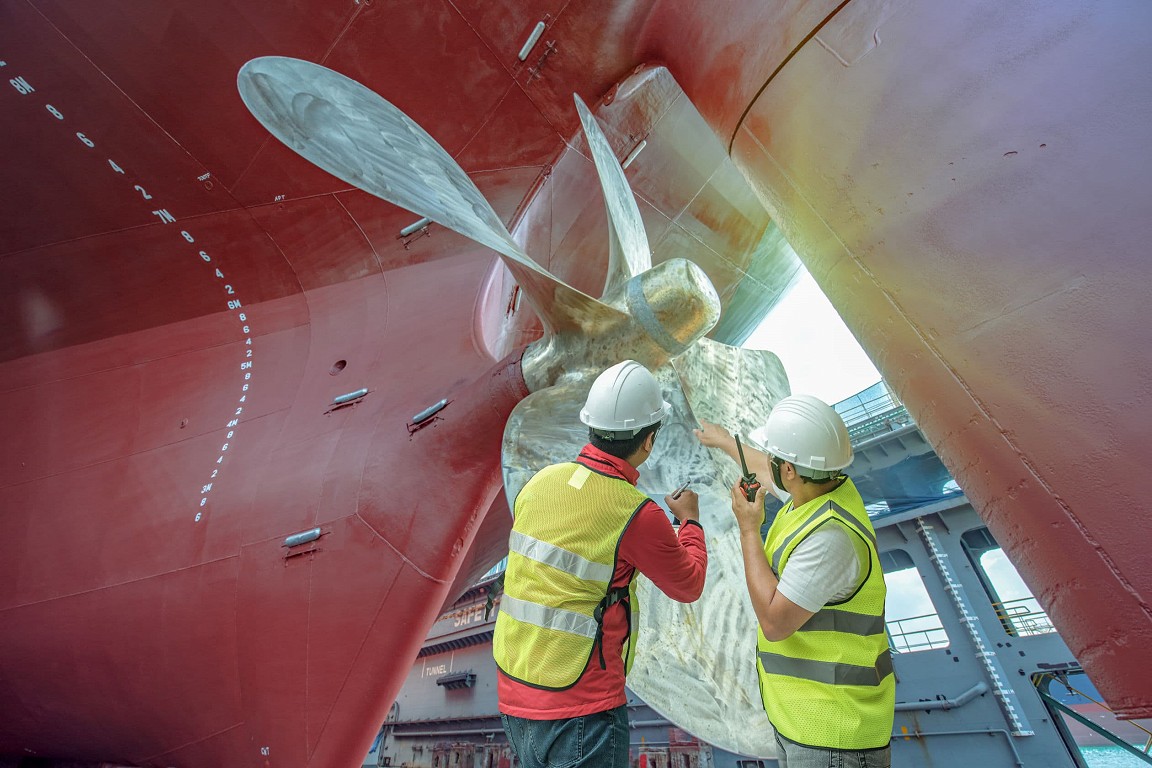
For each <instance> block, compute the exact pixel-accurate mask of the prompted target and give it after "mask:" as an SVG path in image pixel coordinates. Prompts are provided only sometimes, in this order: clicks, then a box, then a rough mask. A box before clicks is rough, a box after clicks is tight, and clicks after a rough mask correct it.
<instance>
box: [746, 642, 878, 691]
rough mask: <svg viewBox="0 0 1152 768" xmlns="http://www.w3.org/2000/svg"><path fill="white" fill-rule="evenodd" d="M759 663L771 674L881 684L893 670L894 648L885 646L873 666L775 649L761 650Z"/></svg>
mask: <svg viewBox="0 0 1152 768" xmlns="http://www.w3.org/2000/svg"><path fill="white" fill-rule="evenodd" d="M757 655H758V656H759V657H760V664H761V665H762V666H763V667H764V671H765V672H767V673H768V674H770V675H788V676H789V677H799V678H802V679H804V680H814V681H816V682H817V683H824V684H826V685H880V683H882V682H884V678H886V677H887V676H888V675H890V674H892V651H890V650H886V651H884V652H883V653H882V654H880V656H879V657H878V658H877V659H876V664H875V665H874V666H871V667H858V666H856V665H855V664H840V663H837V662H833V661H813V660H811V659H794V658H792V657H791V656H781V655H779V654H776V653H768V652H767V651H760V653H759V654H757Z"/></svg>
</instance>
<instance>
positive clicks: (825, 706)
mask: <svg viewBox="0 0 1152 768" xmlns="http://www.w3.org/2000/svg"><path fill="white" fill-rule="evenodd" d="M824 525H839V526H841V527H842V528H843V529H844V530H845V531H847V532H848V533H849V534H850V535H849V538H850V539H851V540H852V543H853V545H854V546H855V548H856V553H857V557H858V558H859V561H860V563H861V573H862V574H863V579H862V581H861V583H860V585H859V587H858V588H857V590H856V592H855V593H853V594H852V595H851V596H850V597H849V598H847V599H846V600H842V601H840V602H838V603H835V604H833V603H829V604H828V605H826V606H824V608H822V609H821V610H820V611H818V612H817V613H816V614H815V615H814V616H812V618H811V619H809V620H808V621H807V622H806V623H805V624H804V626H802V627H800V629H798V630H796V631H795V632H794V633H792V635H791V636H790V637H788V638H785V639H784V640H780V641H778V642H771V641H769V640H768V639H767V638H765V637H764V633H763V631H758V632H757V635H758V637H757V644H756V649H757V654H756V655H757V660H756V668H757V671H758V672H759V676H760V695H761V696H762V697H763V699H764V710H765V711H766V712H767V713H768V719H769V720H770V721H772V725H773V727H775V728H776V730H777V731H779V732H780V734H781V735H782V736H784V737H786V738H788V739H790V740H791V741H794V742H797V743H798V744H804V745H807V746H811V747H819V748H824V749H849V750H850V749H873V748H879V747H884V746H886V745H887V744H888V742H889V740H890V739H891V738H892V721H893V718H894V711H895V706H896V682H895V675H893V674H892V654H891V651H890V650H889V647H888V634H887V631H886V629H885V625H884V598H885V594H886V589H885V586H884V574H883V573H882V572H881V570H880V558H879V555H878V554H877V551H876V532H875V531H874V530H873V528H872V523H871V522H870V521H869V520H868V514H867V512H865V511H864V502H863V501H862V500H861V498H860V494H859V492H858V491H857V490H856V486H855V485H853V483H852V481H851V480H847V479H846V480H845V481H844V482H843V484H841V486H840V487H839V488H837V489H836V490H834V491H832V492H831V493H826V494H824V495H823V496H821V497H819V498H817V499H813V500H812V501H810V502H808V503H807V504H805V505H803V506H801V507H800V508H799V509H792V508H791V504H788V505H787V506H785V507H784V508H783V509H782V510H780V513H779V514H778V515H777V516H776V519H775V520H774V521H773V523H772V527H771V528H770V529H769V531H768V537H767V539H766V540H765V543H764V554H765V556H767V557H768V561H769V563H770V564H771V565H772V570H773V571H774V572H775V573H776V574H777V576H779V575H780V574H781V573H783V572H784V569H785V568H786V567H787V565H788V558H789V556H790V555H791V554H792V552H793V551H794V550H795V549H796V547H797V545H799V544H800V542H802V541H803V540H804V539H805V538H806V537H807V536H808V535H809V534H811V533H812V532H813V531H815V530H816V529H817V528H820V527H821V526H824Z"/></svg>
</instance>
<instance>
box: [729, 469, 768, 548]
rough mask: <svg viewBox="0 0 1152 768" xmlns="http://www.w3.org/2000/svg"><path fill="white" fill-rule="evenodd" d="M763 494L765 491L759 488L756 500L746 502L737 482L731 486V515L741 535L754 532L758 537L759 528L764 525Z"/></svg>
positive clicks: (741, 488)
mask: <svg viewBox="0 0 1152 768" xmlns="http://www.w3.org/2000/svg"><path fill="white" fill-rule="evenodd" d="M764 494H765V489H764V488H763V486H761V487H760V488H759V489H758V490H757V491H756V500H755V501H748V499H747V498H746V497H745V496H744V488H743V486H741V485H740V482H739V481H737V482H736V484H735V485H734V486H732V514H733V515H735V516H736V524H737V525H739V526H740V532H741V533H746V532H748V531H755V532H756V535H757V536H759V535H760V527H761V526H763V525H764Z"/></svg>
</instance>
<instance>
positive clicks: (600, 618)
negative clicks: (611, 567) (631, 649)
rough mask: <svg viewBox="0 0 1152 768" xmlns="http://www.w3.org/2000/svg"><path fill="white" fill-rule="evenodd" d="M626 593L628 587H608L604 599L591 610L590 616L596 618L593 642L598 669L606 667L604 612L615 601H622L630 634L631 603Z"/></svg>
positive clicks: (629, 634)
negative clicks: (598, 656)
mask: <svg viewBox="0 0 1152 768" xmlns="http://www.w3.org/2000/svg"><path fill="white" fill-rule="evenodd" d="M628 595H629V593H628V587H609V588H608V594H606V595H604V599H603V600H601V601H600V602H599V604H597V606H596V610H594V611H593V612H592V618H593V619H595V620H596V639H595V640H594V641H593V642H595V643H596V645H597V646H598V647H599V649H600V669H607V668H608V665H607V664H606V663H605V661H604V612H605V611H607V610H608V609H609V608H611V607H612V606H614V605H616V603H623V604H624V608H625V610H626V611H627V613H626V614H625V616H626V619H627V623H628V624H627V625H628V637H629V638H630V637H631V636H632V603H631V602H630V601H629V599H628Z"/></svg>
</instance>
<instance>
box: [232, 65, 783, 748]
mask: <svg viewBox="0 0 1152 768" xmlns="http://www.w3.org/2000/svg"><path fill="white" fill-rule="evenodd" d="M237 84H238V88H239V91H240V96H241V98H242V99H243V101H244V103H245V105H246V106H247V107H248V109H249V111H251V113H252V114H253V115H254V116H255V117H256V119H257V120H259V121H260V122H261V123H262V124H263V125H264V127H265V128H267V129H268V130H269V132H271V133H272V135H274V136H275V137H276V138H277V139H279V140H280V141H282V142H283V143H284V144H286V145H287V146H288V147H289V148H291V149H292V150H294V151H295V152H297V153H298V154H300V155H301V156H303V157H304V158H305V159H307V160H309V161H311V162H312V163H314V164H315V165H317V166H319V167H320V168H323V169H324V170H326V171H328V172H329V173H331V174H333V175H335V176H337V177H338V178H340V179H343V180H344V181H346V182H347V183H349V184H351V185H353V186H355V187H357V188H359V189H362V190H364V191H365V192H368V193H370V194H372V195H375V196H376V197H379V198H381V199H384V200H387V201H388V202H391V203H393V204H395V205H398V206H400V207H402V208H406V209H408V210H410V211H412V212H413V213H415V214H417V215H419V216H424V217H427V218H429V219H431V220H432V221H435V222H437V223H439V224H441V225H443V226H445V227H447V228H448V229H451V230H453V231H455V232H458V233H460V234H461V235H464V236H465V237H468V238H470V239H472V240H474V241H475V242H477V243H480V244H482V245H484V246H487V247H489V248H491V249H492V250H494V251H496V253H498V254H499V255H500V258H501V259H502V260H503V262H504V264H505V266H506V267H507V269H508V270H509V272H510V273H511V274H512V276H513V278H514V279H515V280H516V281H517V283H518V284H519V285H520V287H521V290H522V291H523V293H524V294H525V296H526V298H527V300H528V301H529V303H530V305H531V306H532V308H533V309H534V310H535V311H536V313H537V315H538V316H539V317H540V320H541V324H542V325H543V328H544V336H543V338H541V339H540V340H539V341H537V342H534V343H533V344H531V345H530V346H529V348H528V349H527V350H526V351H525V353H524V355H523V358H522V368H523V373H524V380H525V383H526V384H527V385H528V389H529V391H530V393H531V394H529V395H528V396H527V397H526V398H524V400H522V401H521V402H520V403H519V404H518V405H517V406H516V407H515V408H514V409H513V411H512V414H511V416H510V417H509V419H508V422H507V425H506V427H505V432H504V441H503V450H502V465H503V473H504V484H505V492H506V494H507V496H508V500H509V505H510V506H513V505H514V501H515V498H516V495H517V493H518V492H519V490H520V489H521V488H522V487H523V486H524V484H525V483H526V482H527V481H528V479H529V478H531V476H532V475H533V474H534V473H535V472H536V471H538V470H539V469H541V468H543V467H545V466H547V465H549V464H552V463H555V462H558V461H570V460H571V459H572V458H573V457H574V456H575V455H576V453H577V452H578V451H579V449H580V448H581V447H582V446H583V445H584V444H585V443H586V442H587V430H586V429H585V428H584V427H583V426H582V425H581V424H580V422H579V419H578V413H579V410H580V407H581V406H582V405H583V403H584V400H585V398H586V397H587V394H588V390H589V388H590V387H591V383H592V381H593V379H594V378H595V377H596V375H597V374H599V373H600V371H602V370H604V369H605V368H607V367H609V366H611V365H613V364H615V363H617V362H619V361H620V360H623V359H632V360H636V361H638V362H640V363H643V364H644V365H645V366H647V367H648V368H649V370H651V371H652V372H653V373H654V374H655V375H656V377H657V379H658V380H659V381H660V382H661V385H662V389H663V391H664V397H665V399H666V400H668V401H669V402H670V403H671V404H672V406H673V410H674V413H673V415H672V417H670V419H669V420H668V422H667V423H666V424H665V426H664V428H663V429H662V430H661V432H660V437H659V439H658V440H657V443H656V447H655V450H654V452H653V454H652V456H651V457H650V459H649V460H648V462H647V463H646V464H645V465H644V470H643V472H642V475H641V482H640V487H641V489H642V490H644V491H645V492H646V493H648V494H649V495H651V496H652V497H653V498H656V499H658V500H661V499H662V498H663V496H664V494H666V493H668V492H669V491H670V490H672V489H674V488H676V487H678V486H679V485H681V484H682V483H683V482H684V481H685V480H691V481H692V488H693V490H695V491H697V492H698V493H699V494H700V497H701V502H700V503H701V518H702V521H703V524H704V528H705V530H706V531H707V535H708V547H709V565H708V575H707V582H706V585H705V590H704V595H703V596H702V597H701V599H700V600H699V601H697V602H696V603H694V604H691V605H684V604H681V603H676V602H674V601H672V600H669V599H668V598H666V597H665V596H664V595H663V594H662V593H661V592H660V591H659V590H658V589H656V588H655V587H654V586H653V585H652V584H651V582H649V581H648V580H647V579H644V578H641V579H640V582H639V587H638V593H639V601H640V602H641V603H642V604H643V606H644V608H643V610H642V611H641V614H640V615H641V622H642V625H647V629H646V630H644V631H642V632H641V643H640V646H639V648H638V649H637V654H636V662H635V664H634V667H633V670H632V674H631V675H630V676H629V685H630V686H631V687H632V688H633V690H635V691H636V692H637V693H639V694H640V695H641V696H642V697H643V698H644V700H645V701H646V702H647V703H648V704H649V705H650V706H652V707H653V708H654V709H656V710H657V711H659V712H661V713H662V714H664V715H665V716H666V717H668V719H670V720H671V721H673V722H675V723H677V724H679V725H680V726H682V727H684V728H685V729H687V730H689V731H691V732H692V733H694V734H696V735H697V736H699V737H700V738H702V739H704V740H706V741H708V742H710V743H712V744H716V745H718V746H721V747H724V748H725V749H729V750H731V751H733V752H737V753H740V754H745V755H756V756H764V757H768V756H772V755H773V754H774V746H773V739H772V735H771V734H772V731H771V728H770V726H769V725H768V721H767V718H766V717H765V716H764V712H763V709H762V707H761V705H760V697H759V692H758V684H757V681H756V677H755V665H754V662H753V658H754V657H753V653H754V650H755V649H754V646H753V644H752V643H751V638H753V637H754V633H755V626H756V619H755V614H754V613H753V611H752V607H751V604H750V603H749V601H748V598H747V596H746V590H745V588H744V577H743V563H742V559H741V555H740V548H739V542H738V537H737V535H736V529H735V521H734V519H733V517H732V514H731V512H730V510H729V488H730V487H731V485H732V483H734V482H735V479H736V476H737V473H736V468H735V467H734V466H733V465H732V462H731V461H729V460H728V459H727V458H726V457H721V456H713V455H712V452H710V451H709V449H706V448H704V447H703V446H701V445H700V443H699V442H698V441H697V440H696V439H695V437H694V436H693V434H692V430H693V429H694V428H695V427H696V426H697V424H698V421H697V420H698V419H705V420H708V421H716V422H721V423H724V424H726V425H728V426H729V427H731V428H733V429H734V430H741V431H742V433H743V434H747V432H748V431H749V429H751V428H752V427H755V426H759V424H760V423H762V422H763V420H764V418H765V417H766V415H767V413H768V411H769V410H770V409H771V407H772V404H773V403H774V402H775V401H776V400H777V399H779V398H780V397H782V396H784V395H786V394H788V391H789V389H788V380H787V376H786V375H785V373H784V370H783V367H782V366H781V365H780V361H779V359H778V358H777V357H776V356H775V355H773V354H772V353H771V352H761V351H754V350H744V349H740V348H736V347H731V346H728V345H725V344H721V343H719V342H714V341H711V340H709V339H707V338H705V334H707V333H708V332H709V331H710V330H711V329H712V328H713V327H714V326H715V324H716V322H717V320H718V319H719V317H720V311H721V305H720V299H719V297H718V296H717V294H716V291H715V289H714V288H713V286H712V283H711V280H710V279H709V278H708V276H707V275H706V274H705V273H704V271H703V270H702V269H701V268H700V267H699V266H697V265H696V264H694V263H693V262H691V261H688V260H686V259H679V258H677V259H668V260H666V261H663V262H661V263H659V264H656V265H655V266H653V265H652V259H651V253H650V251H649V246H648V239H647V236H646V234H645V231H644V226H643V222H642V220H641V218H640V212H639V209H638V207H637V205H636V199H635V197H634V196H633V193H632V190H631V188H630V187H629V185H628V181H627V178H626V177H625V175H624V172H623V169H622V168H621V166H620V163H619V161H618V160H617V159H616V156H615V154H614V153H613V152H612V149H611V146H610V145H609V143H608V140H607V139H606V138H605V136H604V134H603V132H602V131H601V129H600V127H599V125H598V123H597V122H596V119H595V117H594V116H593V115H592V113H591V112H590V111H589V110H588V108H587V107H586V106H585V104H584V103H583V101H581V100H580V98H579V97H578V96H576V97H574V98H575V103H576V110H577V113H578V114H579V117H580V122H581V125H582V126H583V130H584V134H585V136H586V137H587V140H588V146H589V149H590V152H591V154H592V159H593V162H594V164H595V166H596V170H597V173H598V175H599V178H600V184H601V187H602V190H603V193H604V200H605V207H606V208H607V213H608V231H609V260H608V272H607V275H606V278H605V283H604V290H603V293H602V296H601V297H600V298H599V299H597V298H593V297H591V296H588V295H587V294H585V293H583V292H581V291H579V290H577V289H575V288H573V287H572V286H570V285H568V284H567V283H565V282H563V281H562V280H559V279H558V278H556V277H555V276H554V275H552V274H551V273H549V272H548V271H547V270H545V269H544V268H542V267H540V266H539V265H538V264H537V263H536V262H535V261H533V260H532V259H531V258H530V257H529V256H528V255H527V254H526V253H525V252H524V251H523V249H522V248H521V247H520V245H519V244H518V243H517V242H516V241H515V240H514V239H513V237H512V235H511V234H509V232H508V230H507V229H506V228H505V226H504V224H503V222H502V221H501V220H500V218H499V216H498V215H497V214H496V212H495V211H494V210H493V209H492V207H491V205H489V203H488V201H487V200H486V199H485V198H484V196H483V195H482V194H481V192H480V191H479V190H478V189H477V188H476V186H475V184H473V183H472V180H471V179H470V178H469V177H468V175H467V174H466V173H465V172H464V170H463V169H462V168H460V166H459V165H458V164H457V163H456V161H455V160H454V159H453V158H452V157H451V155H449V154H448V152H447V151H445V150H444V148H443V147H441V146H440V145H439V144H438V143H437V142H436V141H435V140H434V139H433V138H432V137H431V136H429V135H428V134H427V133H426V132H425V131H424V130H423V129H422V128H421V127H420V126H419V125H417V124H416V123H415V122H414V121H413V120H412V119H411V118H409V117H408V116H407V115H405V114H404V113H403V112H402V111H400V110H399V109H398V108H396V107H395V106H393V105H392V104H391V103H389V102H388V101H386V100H385V99H384V98H382V97H381V96H380V95H378V94H376V93H375V92H373V91H372V90H370V89H368V88H366V87H365V86H363V85H361V84H360V83H357V82H356V81H354V80H351V79H349V78H347V77H345V76H344V75H341V74H339V73H337V72H334V71H332V70H330V69H327V68H325V67H322V66H320V65H317V64H313V63H310V62H306V61H302V60H299V59H292V58H287V57H277V56H271V57H263V58H258V59H253V60H251V61H249V62H247V63H246V64H245V65H244V66H243V67H242V68H241V69H240V72H239V74H238V77H237ZM741 641H743V643H742V644H741Z"/></svg>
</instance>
